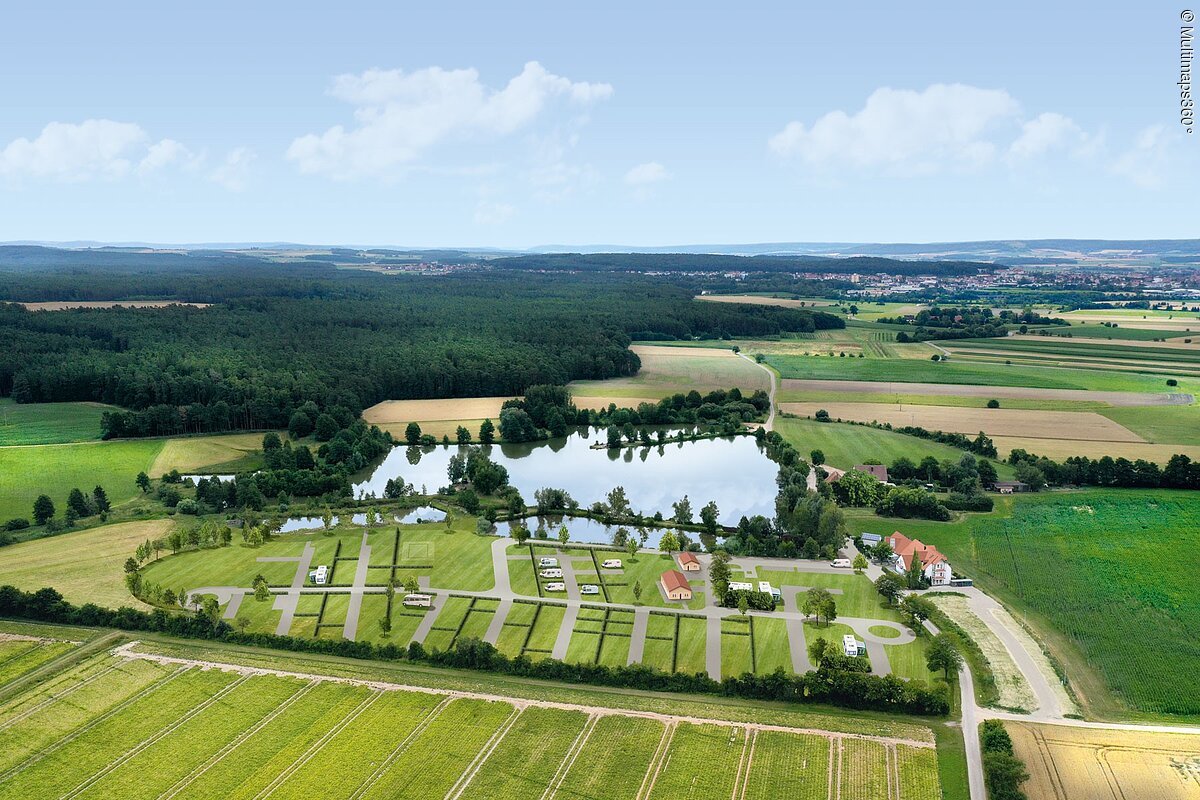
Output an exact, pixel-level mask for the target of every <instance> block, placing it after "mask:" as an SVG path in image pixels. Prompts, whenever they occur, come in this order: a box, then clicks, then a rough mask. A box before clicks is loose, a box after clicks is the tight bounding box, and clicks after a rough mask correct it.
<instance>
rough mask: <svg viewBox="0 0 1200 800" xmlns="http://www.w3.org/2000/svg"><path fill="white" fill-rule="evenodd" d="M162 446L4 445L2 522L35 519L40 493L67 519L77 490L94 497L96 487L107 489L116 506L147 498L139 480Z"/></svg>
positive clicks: (0, 451)
mask: <svg viewBox="0 0 1200 800" xmlns="http://www.w3.org/2000/svg"><path fill="white" fill-rule="evenodd" d="M162 446H163V442H162V441H161V440H155V439H140V440H124V441H114V442H94V443H86V444H59V445H45V446H22V447H0V475H3V476H4V487H3V491H2V492H0V520H8V519H12V518H14V517H24V518H25V519H30V518H31V516H32V513H33V511H32V510H33V501H34V500H35V499H36V498H37V496H38V495H40V494H46V495H49V496H50V499H51V500H53V501H54V505H55V506H56V508H57V509H58V512H59V514H60V515H61V514H62V513H63V511H64V510H65V508H66V504H67V495H68V494H69V493H70V491H71V489H73V488H76V487H78V488H80V489H81V490H83V491H84V492H86V493H89V494H90V493H91V490H92V488H93V487H95V486H97V485H100V486H103V487H104V489H105V491H106V492H107V493H108V498H109V500H110V501H112V503H113V504H114V505H116V504H117V503H120V502H123V501H125V500H128V499H130V498H131V497H134V496H136V495H138V494H141V490H140V489H138V488H137V485H136V484H134V482H133V479H134V477H135V476H136V475H137V474H138V473H139V472H142V471H146V472H149V471H150V470H151V469H152V468H153V465H154V460H155V458H156V457H157V456H158V454H159V451H160V450H161V449H162Z"/></svg>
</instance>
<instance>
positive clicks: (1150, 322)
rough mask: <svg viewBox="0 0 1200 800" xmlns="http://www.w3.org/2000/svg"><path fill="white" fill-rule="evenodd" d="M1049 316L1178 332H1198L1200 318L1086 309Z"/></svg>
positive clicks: (1073, 320) (1119, 310)
mask: <svg viewBox="0 0 1200 800" xmlns="http://www.w3.org/2000/svg"><path fill="white" fill-rule="evenodd" d="M1050 316H1052V317H1061V318H1062V319H1066V320H1070V321H1071V322H1095V323H1100V322H1115V323H1117V325H1119V326H1121V327H1122V328H1135V329H1137V330H1150V331H1157V330H1164V331H1180V332H1182V331H1184V330H1186V329H1188V328H1191V329H1192V330H1200V318H1197V317H1196V316H1195V315H1187V316H1177V317H1175V318H1174V319H1169V318H1167V316H1165V315H1163V316H1156V315H1154V314H1148V313H1146V312H1144V311H1143V312H1140V313H1139V312H1135V311H1131V310H1129V309H1113V310H1112V311H1105V310H1103V309H1088V310H1084V311H1069V312H1067V313H1065V314H1050Z"/></svg>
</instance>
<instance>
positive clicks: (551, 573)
mask: <svg viewBox="0 0 1200 800" xmlns="http://www.w3.org/2000/svg"><path fill="white" fill-rule="evenodd" d="M538 575H539V576H540V577H542V578H561V577H562V570H561V569H544V570H542V571H540V572H539V573H538Z"/></svg>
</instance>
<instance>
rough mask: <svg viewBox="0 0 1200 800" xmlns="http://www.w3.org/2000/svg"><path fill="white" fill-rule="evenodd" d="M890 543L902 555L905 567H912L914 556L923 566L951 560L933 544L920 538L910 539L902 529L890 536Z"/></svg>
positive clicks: (901, 559) (898, 554) (901, 558)
mask: <svg viewBox="0 0 1200 800" xmlns="http://www.w3.org/2000/svg"><path fill="white" fill-rule="evenodd" d="M888 543H889V544H891V546H892V550H893V551H894V552H895V553H896V555H897V556H899V557H900V561H901V563H903V564H904V568H905V569H912V562H913V558H914V557H915V558H918V559H919V560H920V563H921V566H923V567H928V566H930V565H931V564H940V563H943V562H945V563H949V560H948V559H947V558H946V557H945V556H944V555H942V553H941V552H940V551H939V550H938V549H937V548H936V547H934V546H933V545H931V544H925V543H924V542H922V541H921V540H920V539H909V538H908V537H907V536H905V535H904V534H903V533H901V532H900V531H896V532H895V533H893V534H892V535H891V536H889V537H888Z"/></svg>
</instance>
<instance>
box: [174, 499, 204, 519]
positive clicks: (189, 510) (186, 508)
mask: <svg viewBox="0 0 1200 800" xmlns="http://www.w3.org/2000/svg"><path fill="white" fill-rule="evenodd" d="M175 510H176V511H178V512H179V513H180V514H191V515H192V516H195V515H197V514H199V513H200V504H199V503H197V502H196V501H195V500H193V499H192V498H190V497H185V498H183V499H182V500H180V501H179V502H178V503H176V504H175Z"/></svg>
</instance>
